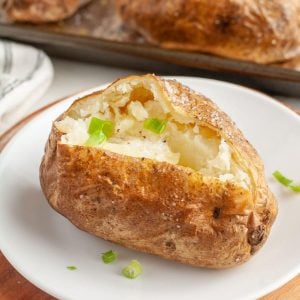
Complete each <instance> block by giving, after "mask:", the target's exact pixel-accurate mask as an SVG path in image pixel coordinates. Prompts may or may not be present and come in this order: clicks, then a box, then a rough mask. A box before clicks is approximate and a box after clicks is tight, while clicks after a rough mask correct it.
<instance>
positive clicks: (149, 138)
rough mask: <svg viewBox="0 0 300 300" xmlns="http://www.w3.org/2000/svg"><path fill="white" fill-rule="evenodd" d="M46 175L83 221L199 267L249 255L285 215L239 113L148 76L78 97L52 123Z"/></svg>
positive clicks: (57, 204)
mask: <svg viewBox="0 0 300 300" xmlns="http://www.w3.org/2000/svg"><path fill="white" fill-rule="evenodd" d="M40 180H41V185H42V189H43V191H44V193H45V195H46V198H47V200H48V201H49V203H50V205H51V206H52V207H53V208H54V209H55V210H56V211H58V212H59V213H61V214H62V215H64V216H65V217H66V218H68V219H69V220H70V221H71V222H72V223H73V224H75V225H76V226H77V227H78V228H80V229H82V230H85V231H87V232H89V233H91V234H93V235H96V236H98V237H101V238H104V239H106V240H109V241H113V242H116V243H119V244H121V245H124V246H126V247H128V248H133V249H137V250H140V251H143V252H147V253H152V254H156V255H159V256H161V257H164V258H167V259H171V260H176V261H179V262H182V263H187V264H190V265H194V266H199V267H209V268H224V267H232V266H235V265H239V264H241V263H243V262H245V261H247V260H248V259H249V258H250V257H251V256H252V255H253V254H254V253H255V252H256V251H257V250H258V249H259V248H261V246H262V245H263V244H264V242H265V241H266V239H267V237H268V235H269V232H270V229H271V226H272V224H273V222H274V220H275V217H276V214H277V205H276V201H275V199H274V196H273V194H272V193H271V191H270V190H269V188H268V186H267V183H266V180H265V177H264V168H263V164H262V162H261V160H260V158H259V156H258V154H257V152H256V151H255V149H254V148H253V147H252V146H251V145H250V144H249V142H248V141H247V140H246V139H245V137H244V136H243V134H242V133H241V131H240V130H239V129H237V128H236V126H235V124H234V123H233V122H232V120H231V119H230V118H229V117H228V116H227V115H226V114H225V113H224V112H222V111H221V110H220V109H219V108H218V107H217V106H216V105H215V104H214V103H213V102H212V101H210V100H209V99H207V98H206V97H204V96H202V95H200V94H197V93H196V92H194V91H192V90H190V89H189V88H187V87H185V86H183V85H181V84H180V83H178V82H177V81H173V80H163V79H161V78H159V77H157V76H154V75H150V74H148V75H144V76H129V77H126V78H123V79H120V80H117V81H116V82H114V83H113V84H111V85H110V86H109V87H108V88H106V89H105V90H103V91H99V92H95V93H93V94H91V95H88V96H86V97H84V98H82V99H79V100H77V101H76V102H74V103H73V104H72V105H71V107H70V108H69V109H68V110H67V111H66V112H65V113H64V114H62V115H61V116H60V117H59V118H58V119H57V120H56V121H55V122H54V123H53V127H52V131H51V133H50V136H49V140H48V143H47V145H46V149H45V155H44V157H43V161H42V163H41V168H40Z"/></svg>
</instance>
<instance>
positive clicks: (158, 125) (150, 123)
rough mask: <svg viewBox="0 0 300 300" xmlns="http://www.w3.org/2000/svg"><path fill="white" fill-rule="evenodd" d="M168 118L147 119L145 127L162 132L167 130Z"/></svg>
mask: <svg viewBox="0 0 300 300" xmlns="http://www.w3.org/2000/svg"><path fill="white" fill-rule="evenodd" d="M167 122H168V121H167V120H159V119H147V120H146V121H145V122H144V128H145V129H148V130H150V131H152V132H154V133H156V134H161V133H163V132H164V131H165V130H166V126H167Z"/></svg>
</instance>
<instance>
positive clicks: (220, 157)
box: [55, 79, 249, 188]
mask: <svg viewBox="0 0 300 300" xmlns="http://www.w3.org/2000/svg"><path fill="white" fill-rule="evenodd" d="M94 117H96V118H99V119H101V120H108V121H111V122H112V123H113V134H112V135H111V136H110V137H109V138H107V139H106V140H105V141H104V142H102V143H101V144H99V145H95V146H94V147H98V148H101V149H104V150H108V151H111V152H114V153H118V154H122V155H127V156H130V157H136V158H141V159H142V158H149V159H152V160H156V161H164V162H168V163H171V164H177V165H181V166H184V167H188V168H191V169H192V170H194V171H197V172H200V173H201V174H203V175H204V176H211V177H216V178H218V179H219V180H221V181H228V180H230V181H235V182H236V183H238V184H240V185H242V186H243V187H245V188H247V187H248V186H249V178H248V175H247V174H246V173H245V172H243V171H242V170H241V168H240V167H239V166H238V164H237V163H236V162H235V161H234V159H233V157H232V153H231V149H230V146H229V145H228V144H227V143H226V141H225V140H223V139H222V138H220V136H218V134H217V133H216V132H215V131H214V130H212V129H211V128H208V127H204V126H201V125H200V124H198V123H197V121H196V120H195V119H194V118H192V117H190V116H189V115H187V114H186V113H185V112H184V111H183V110H182V109H181V108H180V107H177V106H174V105H172V104H171V103H170V102H169V101H168V100H166V94H165V93H164V91H162V90H161V89H160V87H158V86H156V84H155V83H154V82H152V81H149V80H146V79H139V80H132V81H131V82H130V83H128V82H125V81H122V80H121V81H120V82H118V84H115V85H112V86H110V87H109V88H108V89H106V90H105V91H104V92H103V93H101V94H95V95H91V96H89V97H87V98H86V99H84V100H82V101H79V102H77V103H76V104H74V105H73V106H72V108H71V110H69V111H68V114H67V116H65V118H64V119H62V120H61V121H58V122H56V123H55V126H56V127H57V128H58V130H60V131H61V132H63V133H64V135H63V136H62V138H61V143H64V144H69V145H82V146H85V145H86V142H87V140H88V139H89V137H90V134H89V132H88V129H89V125H90V123H91V119H92V118H94ZM153 119H157V120H161V121H166V126H165V129H164V130H163V132H161V133H155V132H153V131H151V130H149V128H147V127H146V126H145V124H146V123H145V122H146V121H147V120H153Z"/></svg>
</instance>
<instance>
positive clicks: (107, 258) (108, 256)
mask: <svg viewBox="0 0 300 300" xmlns="http://www.w3.org/2000/svg"><path fill="white" fill-rule="evenodd" d="M117 258H118V253H117V252H115V251H113V250H109V251H107V252H104V253H102V261H103V262H104V263H105V264H111V263H112V262H114V261H115V260H116V259H117Z"/></svg>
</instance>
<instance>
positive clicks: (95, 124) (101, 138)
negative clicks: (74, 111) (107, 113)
mask: <svg viewBox="0 0 300 300" xmlns="http://www.w3.org/2000/svg"><path fill="white" fill-rule="evenodd" d="M113 130H114V124H113V122H111V121H106V120H101V119H98V118H96V117H93V118H92V119H91V122H90V125H89V128H88V133H89V135H90V137H89V138H88V140H87V141H86V143H85V145H86V146H97V145H101V144H102V143H104V142H105V141H106V140H107V139H108V138H109V137H111V136H112V134H113Z"/></svg>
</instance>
